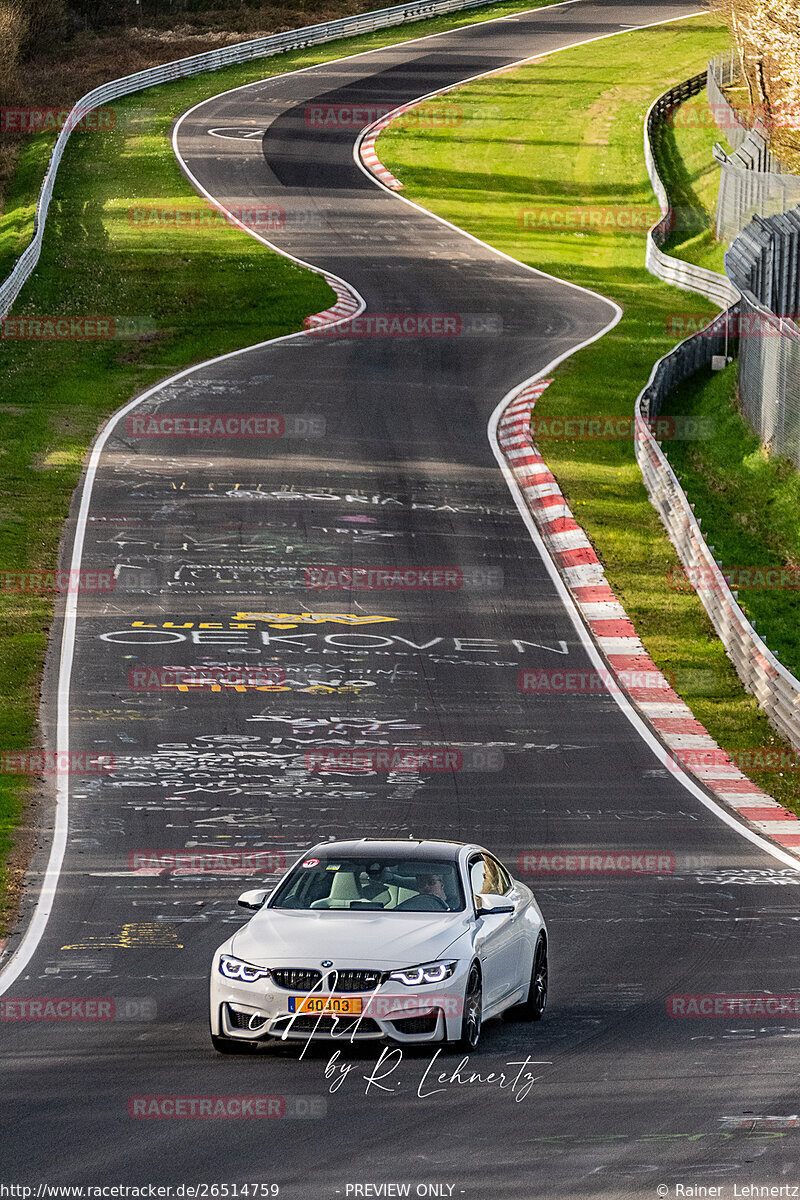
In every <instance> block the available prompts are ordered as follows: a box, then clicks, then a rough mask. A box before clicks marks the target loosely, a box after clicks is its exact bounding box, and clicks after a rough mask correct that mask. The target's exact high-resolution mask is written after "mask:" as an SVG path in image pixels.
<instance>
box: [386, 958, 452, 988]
mask: <svg viewBox="0 0 800 1200" xmlns="http://www.w3.org/2000/svg"><path fill="white" fill-rule="evenodd" d="M457 965H458V964H457V963H455V962H431V963H422V965H421V966H419V967H404V968H403V970H401V971H392V972H391V973H390V975H389V978H390V979H396V980H397V982H398V983H404V984H405V985H406V987H418V986H419V984H421V983H443V982H444V981H445V979H449V978H450V976H451V975H452V974H453V972H454V971H455V969H456V966H457Z"/></svg>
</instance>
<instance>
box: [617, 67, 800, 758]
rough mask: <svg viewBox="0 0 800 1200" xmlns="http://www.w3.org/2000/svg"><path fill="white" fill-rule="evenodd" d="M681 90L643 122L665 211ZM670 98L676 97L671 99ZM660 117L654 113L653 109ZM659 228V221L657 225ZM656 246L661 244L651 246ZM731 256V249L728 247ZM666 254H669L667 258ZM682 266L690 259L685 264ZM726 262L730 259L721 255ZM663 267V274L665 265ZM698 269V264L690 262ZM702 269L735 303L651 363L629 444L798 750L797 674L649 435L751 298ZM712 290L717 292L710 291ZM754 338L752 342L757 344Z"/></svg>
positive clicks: (711, 606)
mask: <svg viewBox="0 0 800 1200" xmlns="http://www.w3.org/2000/svg"><path fill="white" fill-rule="evenodd" d="M700 78H702V77H700V76H698V77H696V79H695V80H688V81H687V83H686V84H684V85H682V86H683V88H685V89H691V88H693V87H694V88H695V91H691V90H689V91H687V92H686V93H685V95H694V94H695V92H696V91H700V90H701V87H702V84H701V85H699V86H696V85H697V79H700ZM679 91H680V89H673V91H672V92H671V93H670V92H668V93H667V94H666V96H662V97H661V98H660V100H658V101H656V104H655V105H653V107H652V108H651V109H650V112H648V114H647V119H646V121H645V155H646V157H647V165H648V171H649V173H650V178H651V180H652V183H653V190H654V191H655V193H656V195H657V197H658V200H659V204H660V205H661V209H662V211H663V212H664V213H665V215H666V214H667V213H668V212H669V211H670V209H669V199H668V197H667V194H666V189H665V188H664V184H663V182H662V180H661V178H660V177H659V175H658V171H657V169H656V167H655V161H654V158H653V152H652V145H651V141H650V139H651V135H652V133H653V131H654V128H655V124H656V122H657V121H658V120H659V119H663V116H664V114H665V113H666V112H667V111H669V108H670V107H671V105H670V103H669V97H670V96H673V97H674V94H675V93H676V92H679ZM672 103H673V104H674V103H675V100H674V98H673V101H672ZM656 113H657V115H654V114H656ZM656 228H658V226H656ZM655 249H658V247H655ZM659 253H660V254H661V257H660V258H656V257H654V255H653V251H652V250H651V246H650V239H648V250H647V257H648V261H647V266H648V269H649V270H650V271H651V272H652V273H653V274H655V275H656V276H657V277H658V278H659V279H665V281H666V282H668V283H672V282H677V273H676V272H675V271H674V267H673V264H676V262H677V260H675V259H670V258H669V256H667V255H664V254H663V253H661V252H659ZM728 253H729V254H730V253H731V251H729V252H728ZM663 260H666V264H664V262H663ZM682 265H683V266H687V265H688V264H682ZM726 265H727V257H726ZM664 270H665V272H666V273H665V274H664V273H662V271H664ZM692 270H693V271H698V270H699V268H692ZM703 275H705V276H707V275H711V276H714V278H715V279H716V281H717V282H716V284H714V285H713V288H709V287H708V281H707V280H706V279H704V277H703V276H702V275H701V276H699V277H698V278H697V283H699V286H694V285H693V284H692V283H691V282H690V276H689V275H688V274H683V275H682V282H680V283H679V284H678V286H681V287H686V288H690V289H691V290H696V291H698V292H700V294H702V295H704V296H707V297H708V298H709V299H711V300H713V301H714V302H715V303H720V304H732V307H730V308H728V310H727V311H726V312H724V313H721V314H720V316H719V317H717V318H716V320H715V321H714V322H712V324H711V325H710V326H709V327H708V328H707V329H704V330H703V331H702V332H700V333H696V334H694V335H693V336H692V337H690V338H687V339H686V340H685V341H683V342H681V343H679V345H677V346H676V347H675V348H674V349H673V350H671V351H670V352H669V354H666V355H665V356H664V357H663V358H661V359H659V361H658V362H657V363H656V365H655V366H654V367H653V371H652V374H651V376H650V379H649V381H648V384H647V387H645V388H644V390H643V391H642V392H641V394H640V395H639V397H638V398H637V401H636V406H635V410H634V414H635V434H634V449H635V453H636V460H637V462H638V464H639V468H640V470H641V472H642V477H643V479H644V483H645V487H646V488H647V491H648V494H649V496H650V499H651V501H652V503H653V505H654V507H655V509H656V511H657V512H658V515H659V517H660V518H661V522H662V524H663V525H664V528H665V529H666V531H667V535H668V537H669V539H670V541H671V542H672V544H673V546H674V547H675V549H676V550H677V552H678V557H679V559H680V561H681V563H682V564H683V566H684V568H685V569H686V571H687V575H688V577H689V579H690V580H692V581H693V583H694V588H695V591H696V592H697V595H698V596H699V597H700V600H701V602H702V604H703V607H704V608H705V610H706V612H707V613H708V616H709V618H710V619H711V623H712V624H713V626H714V629H715V630H716V632H717V634H718V636H719V638H720V641H721V642H722V644H723V646H724V647H725V650H726V653H727V655H728V657H729V658H730V660H731V662H732V663H733V665H734V667H735V668H736V673H737V674H738V676H739V678H740V679H741V681H742V683H743V685H744V687H745V688H746V690H747V691H748V692H750V693H751V694H752V695H753V696H755V698H756V700H757V701H758V703H759V705H760V706H761V708H763V709H764V711H765V713H766V715H767V717H768V719H769V721H770V722H771V724H772V725H773V727H774V728H775V729H776V730H777V731H778V732H779V733H780V734H781V735H782V736H783V737H785V738H786V739H787V741H788V742H790V743H791V745H792V746H793V747H794V749H796V750H798V749H800V680H798V679H796V678H795V676H794V675H792V673H791V671H788V670H787V669H786V667H784V666H783V665H782V664H781V663H780V662H778V660H777V658H776V657H775V655H774V654H773V653H772V651H771V650H770V649H769V647H768V646H767V645H766V644H765V643H764V641H763V640H762V639H761V638H760V637H759V636H758V634H757V633H756V631H755V629H754V628H753V626H752V625H751V624H750V622H749V621H748V620H747V617H746V616H745V615H744V613H743V612H742V609H741V608H740V606H739V604H738V602H737V599H736V594H735V593H734V592H733V591H731V589H730V587H729V586H728V583H727V581H726V579H725V576H724V575H723V574H722V571H721V570H720V564H719V563H718V562H717V561H716V559H715V558H714V555H713V552H712V550H711V549H710V548H709V546H708V545H707V544H706V541H705V538H704V537H703V534H702V532H701V530H700V521H699V520H698V518H696V517H695V515H694V511H693V509H692V506H691V504H690V503H689V500H688V499H687V497H686V494H685V492H684V491H683V488H682V487H681V485H680V483H679V482H678V478H677V476H676V475H675V472H674V471H673V470H672V467H671V466H670V464H669V462H668V460H667V458H666V455H665V454H664V452H663V451H662V449H661V447H660V445H659V444H658V442H657V441H656V439H655V438H654V436H653V434H652V433H651V430H650V426H649V424H648V421H649V420H650V419H652V418H654V417H656V416H658V414H659V412H660V410H661V406H662V404H663V402H664V399H665V398H666V397H667V396H668V395H669V394H670V392H672V391H673V390H674V389H675V388H676V387H678V386H679V384H681V383H682V382H683V381H684V380H685V379H688V378H689V376H690V375H693V374H694V372H695V371H697V370H699V369H700V368H701V367H703V366H708V365H709V364H710V362H711V358H712V356H713V355H717V354H719V355H724V354H726V353H728V352H729V349H730V341H731V339H730V337H729V336H728V331H729V330H730V328H731V326H733V329H734V331H737V330H738V323H739V321H740V320H741V319H743V317H742V314H743V313H746V311H747V310H748V308H749V307H750V304H749V297H746V296H745V297H742V298H741V299H740V300H738V302H736V303H733V301H735V300H737V298H738V297H739V292H738V291H737V289H736V288H735V287H734V286H733V284H732V283H731V282H730V281H728V280H726V279H725V278H724V277H723V276H721V275H715V273H714V272H713V271H706V272H704V273H703ZM715 293H716V294H715ZM754 344H756V343H755V342H754Z"/></svg>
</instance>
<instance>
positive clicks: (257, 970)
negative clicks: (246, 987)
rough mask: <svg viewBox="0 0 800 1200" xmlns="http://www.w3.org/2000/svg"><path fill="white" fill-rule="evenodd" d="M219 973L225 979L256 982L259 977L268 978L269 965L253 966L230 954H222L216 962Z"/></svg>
mask: <svg viewBox="0 0 800 1200" xmlns="http://www.w3.org/2000/svg"><path fill="white" fill-rule="evenodd" d="M217 970H218V971H219V973H220V975H224V976H225V978H226V979H237V980H238V981H239V982H240V983H257V982H258V980H259V979H269V976H270V971H269V967H254V966H253V964H252V963H248V962H244V961H243V960H242V959H241V958H234V957H233V955H231V954H223V955H222V957H221V958H220V960H219V963H218V964H217Z"/></svg>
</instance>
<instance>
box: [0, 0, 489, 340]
mask: <svg viewBox="0 0 800 1200" xmlns="http://www.w3.org/2000/svg"><path fill="white" fill-rule="evenodd" d="M494 2H495V0H424V2H422V0H418V2H417V3H409V4H398V5H395V6H393V7H392V8H384V9H378V10H376V11H374V12H368V13H361V14H357V15H356V16H353V17H342V18H341V19H340V20H338V21H325V22H323V23H322V24H320V25H306V26H304V27H303V28H302V29H290V30H288V31H287V32H286V33H275V34H270V36H269V37H262V38H254V39H253V40H252V41H249V42H239V43H238V44H237V45H235V46H224V47H221V48H219V49H217V50H207V51H206V52H205V53H203V54H194V55H192V56H191V57H190V58H179V59H176V61H175V62H171V63H165V64H164V65H163V66H160V67H153V68H151V69H150V70H147V71H138V72H137V73H136V74H135V75H125V76H123V78H121V79H112V80H111V81H110V82H109V83H104V84H101V86H100V87H96V88H94V89H93V90H92V91H91V92H87V93H86V95H85V96H81V98H80V100H78V102H77V103H76V104H75V106H74V108H73V109H72V110H71V112H70V114H69V116H68V117H67V119H66V121H65V122H64V125H63V127H62V129H61V130H60V132H59V135H58V138H57V139H56V143H55V146H54V147H53V152H52V154H51V156H50V162H49V164H48V167H47V172H46V174H45V177H44V181H43V183H42V186H41V190H40V192H39V199H38V201H37V204H36V215H35V218H34V232H33V237H32V238H31V240H30V242H29V243H28V245H27V246H26V247H25V249H24V251H23V252H22V254H21V255H20V257H19V258H18V259H17V261H16V263H15V264H14V267H13V269H12V271H11V273H10V275H9V276H8V278H7V279H5V280H4V281H3V283H2V284H0V319H2V318H3V317H5V316H7V315H8V312H9V310H10V309H11V306H12V304H13V303H14V301H15V300H16V298H17V296H18V295H19V293H20V292H21V290H22V288H23V286H24V285H25V283H26V281H27V280H28V279H29V278H30V276H31V274H32V273H33V270H34V268H35V267H36V264H37V262H38V261H39V255H40V253H41V249H42V238H43V236H44V228H45V222H46V221H47V210H48V208H49V206H50V200H51V197H52V195H53V187H54V185H55V179H56V174H57V172H58V168H59V164H60V162H61V159H62V157H63V154H64V149H65V147H66V145H67V142H68V140H69V136H70V134H71V132H72V130H73V129H74V128H75V126H76V125H77V124H78V122H79V121H80V120H81V119H82V118H83V117H85V116H86V114H87V113H88V112H91V111H92V109H94V108H97V107H98V106H99V105H101V104H105V103H106V102H107V101H109V100H117V99H119V97H120V96H130V95H131V94H132V93H133V92H139V91H142V90H143V89H144V88H148V87H155V86H156V85H157V84H159V83H171V82H172V81H174V80H176V79H184V78H186V77H187V76H189V75H199V74H201V73H202V72H204V71H216V70H218V69H219V68H220V67H227V66H230V65H231V64H233V63H244V62H251V61H252V60H253V59H256V58H268V57H270V56H272V55H274V54H282V53H283V52H284V51H286V50H301V49H303V48H304V47H306V46H316V45H320V44H321V43H323V42H333V41H336V40H337V39H339V38H344V37H353V36H354V35H356V34H359V33H370V32H373V31H374V30H377V29H388V28H390V27H392V26H394V25H403V24H405V23H406V22H408V21H422V20H424V19H425V18H426V17H438V16H444V15H446V14H447V13H451V12H460V11H461V10H463V9H469V8H481V7H484V8H485V7H486V6H487V5H489V4H492V3H494Z"/></svg>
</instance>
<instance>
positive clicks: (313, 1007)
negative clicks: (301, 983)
mask: <svg viewBox="0 0 800 1200" xmlns="http://www.w3.org/2000/svg"><path fill="white" fill-rule="evenodd" d="M361 1004H362V1001H361V997H360V996H359V997H356V996H290V997H289V1012H290V1013H313V1014H314V1015H315V1016H321V1017H354V1016H358V1014H359V1013H360V1012H361Z"/></svg>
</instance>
